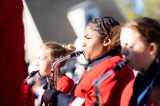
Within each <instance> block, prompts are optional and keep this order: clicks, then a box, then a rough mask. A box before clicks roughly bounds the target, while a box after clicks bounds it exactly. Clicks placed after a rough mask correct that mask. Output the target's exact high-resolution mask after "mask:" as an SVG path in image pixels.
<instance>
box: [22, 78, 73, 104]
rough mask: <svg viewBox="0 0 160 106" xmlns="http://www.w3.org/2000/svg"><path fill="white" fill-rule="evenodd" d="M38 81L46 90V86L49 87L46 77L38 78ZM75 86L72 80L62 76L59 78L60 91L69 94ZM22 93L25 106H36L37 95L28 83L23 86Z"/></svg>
mask: <svg viewBox="0 0 160 106" xmlns="http://www.w3.org/2000/svg"><path fill="white" fill-rule="evenodd" d="M34 78H35V77H34ZM36 78H37V77H36ZM36 78H35V79H36ZM38 79H39V81H40V84H41V86H42V87H43V88H44V86H47V85H46V84H47V81H46V78H45V77H38ZM73 86H74V81H73V80H72V79H70V78H69V77H67V76H66V75H61V76H60V77H59V78H58V82H57V88H58V90H59V91H62V92H65V93H69V91H70V90H71V89H72V88H73ZM45 89H46V88H45ZM22 92H23V97H24V99H23V100H24V104H25V106H34V105H35V102H34V101H35V99H36V98H35V97H36V95H35V94H34V93H33V92H32V89H31V87H30V86H28V85H27V83H25V84H24V85H23V88H22Z"/></svg>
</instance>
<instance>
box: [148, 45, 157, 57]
mask: <svg viewBox="0 0 160 106" xmlns="http://www.w3.org/2000/svg"><path fill="white" fill-rule="evenodd" d="M149 47H150V48H149V49H150V55H153V56H156V55H157V52H158V45H157V44H156V43H150V45H149Z"/></svg>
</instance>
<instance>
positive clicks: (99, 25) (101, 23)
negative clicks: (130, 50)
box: [88, 16, 120, 38]
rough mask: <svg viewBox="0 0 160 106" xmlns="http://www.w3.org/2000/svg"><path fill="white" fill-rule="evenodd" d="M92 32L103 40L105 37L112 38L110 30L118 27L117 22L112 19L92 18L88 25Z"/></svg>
mask: <svg viewBox="0 0 160 106" xmlns="http://www.w3.org/2000/svg"><path fill="white" fill-rule="evenodd" d="M88 25H89V26H91V28H92V30H94V31H97V32H99V33H100V34H101V37H102V38H104V37H106V36H107V35H108V36H109V37H111V36H112V28H113V27H114V26H116V25H120V24H119V22H118V21H116V20H115V19H114V18H112V17H110V16H107V17H102V18H94V19H92V20H91V21H90V22H89V23H88Z"/></svg>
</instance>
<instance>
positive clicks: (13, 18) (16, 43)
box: [0, 0, 26, 106]
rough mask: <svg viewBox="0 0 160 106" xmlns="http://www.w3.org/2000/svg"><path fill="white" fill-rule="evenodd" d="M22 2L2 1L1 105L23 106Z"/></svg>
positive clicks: (0, 31) (0, 29)
mask: <svg viewBox="0 0 160 106" xmlns="http://www.w3.org/2000/svg"><path fill="white" fill-rule="evenodd" d="M22 9H23V6H22V1H21V0H1V1H0V50H1V51H0V59H1V60H0V86H1V87H0V105H1V106H22V92H21V89H22V81H23V79H24V78H25V75H24V73H25V70H26V68H25V61H24V29H23V23H22Z"/></svg>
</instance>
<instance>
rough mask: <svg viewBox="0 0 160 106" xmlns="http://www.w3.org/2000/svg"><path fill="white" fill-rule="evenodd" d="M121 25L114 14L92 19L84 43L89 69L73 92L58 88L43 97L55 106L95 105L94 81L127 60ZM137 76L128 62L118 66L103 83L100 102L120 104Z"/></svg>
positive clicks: (106, 105)
mask: <svg viewBox="0 0 160 106" xmlns="http://www.w3.org/2000/svg"><path fill="white" fill-rule="evenodd" d="M116 26H117V28H116ZM118 26H119V23H118V21H116V20H115V19H114V18H112V17H102V18H98V19H92V20H91V21H90V22H89V23H88V25H87V27H86V31H85V34H84V40H83V44H82V46H83V55H84V57H85V59H86V60H87V61H88V62H89V64H88V66H87V67H86V69H87V71H86V72H85V73H84V75H83V76H82V78H81V80H80V81H79V83H78V84H77V86H75V87H74V89H72V92H71V93H70V94H69V95H68V94H65V93H63V92H60V91H57V90H45V91H43V92H44V94H43V96H42V100H43V101H44V102H52V104H53V105H55V106H93V105H94V103H95V102H97V99H96V97H97V95H96V91H95V88H94V81H95V80H98V79H99V78H101V77H102V75H104V74H105V73H107V72H109V71H110V70H111V69H113V68H114V67H115V66H116V64H118V63H119V62H120V61H123V60H122V58H121V57H120V45H119V44H120V43H119V27H118ZM114 27H115V28H114ZM133 78H134V75H133V72H132V70H131V69H130V68H129V67H128V65H125V66H124V67H123V68H122V69H117V70H116V72H114V73H113V74H112V75H110V77H108V78H107V79H105V80H104V81H103V82H102V83H101V84H100V86H99V91H100V92H99V93H100V98H101V101H100V103H98V105H102V106H104V105H105V106H119V105H120V96H121V93H122V90H123V88H124V87H125V86H126V84H127V83H128V82H129V81H130V80H132V79H133Z"/></svg>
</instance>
